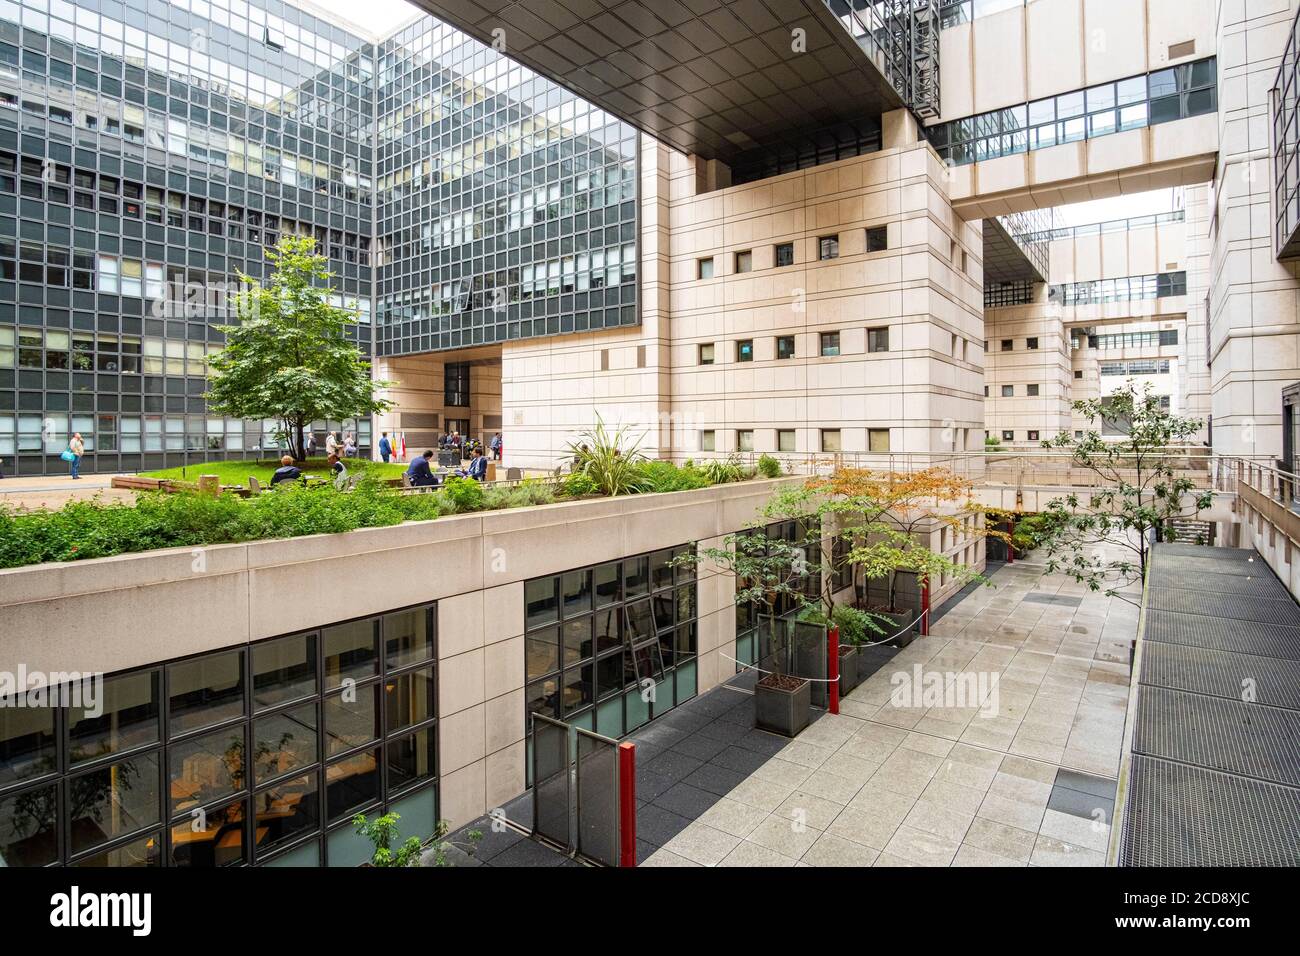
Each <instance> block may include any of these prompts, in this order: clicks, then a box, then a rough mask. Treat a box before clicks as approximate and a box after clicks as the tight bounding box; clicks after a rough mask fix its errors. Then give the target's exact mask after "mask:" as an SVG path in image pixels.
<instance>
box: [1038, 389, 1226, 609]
mask: <svg viewBox="0 0 1300 956" xmlns="http://www.w3.org/2000/svg"><path fill="white" fill-rule="evenodd" d="M1074 409H1075V411H1076V412H1077V413H1078V414H1080V415H1081V416H1083V417H1084V418H1086V419H1087V420H1088V421H1089V422H1090V423H1091V424H1092V425H1093V427H1092V428H1091V429H1089V430H1088V431H1086V432H1085V433H1084V435H1083V437H1082V438H1078V439H1074V438H1071V437H1070V436H1069V435H1068V434H1065V433H1063V434H1061V435H1059V436H1057V437H1056V438H1053V439H1051V440H1050V441H1045V442H1043V447H1044V448H1063V449H1069V450H1070V452H1071V454H1072V457H1073V460H1074V464H1075V466H1077V467H1079V468H1084V469H1087V470H1088V471H1091V472H1093V473H1094V474H1095V475H1097V476H1098V477H1099V478H1100V479H1101V480H1102V485H1101V486H1100V487H1099V488H1097V489H1096V490H1093V491H1089V492H1087V493H1084V494H1069V495H1066V496H1065V497H1064V498H1058V499H1056V500H1054V501H1052V502H1051V503H1049V504H1048V506H1047V509H1046V510H1045V511H1044V512H1043V515H1044V519H1045V520H1044V522H1043V529H1042V531H1041V532H1040V535H1041V538H1040V540H1041V541H1042V543H1043V544H1045V545H1046V546H1047V554H1048V559H1047V570H1048V571H1049V572H1056V571H1060V572H1063V573H1065V574H1069V575H1070V576H1072V577H1073V578H1074V579H1075V580H1076V581H1078V582H1080V583H1081V584H1086V585H1087V586H1088V588H1089V589H1091V590H1093V591H1100V590H1102V589H1105V591H1106V594H1107V595H1116V594H1117V592H1119V591H1122V590H1123V589H1124V588H1126V587H1128V586H1130V585H1132V584H1136V583H1140V582H1141V581H1142V580H1143V579H1144V576H1145V574H1146V568H1147V561H1148V559H1149V557H1150V549H1151V545H1152V543H1153V542H1155V541H1174V540H1176V539H1177V537H1178V532H1177V531H1176V530H1175V522H1176V521H1178V520H1179V519H1189V518H1195V517H1196V516H1197V515H1198V514H1200V512H1201V511H1203V510H1204V509H1206V508H1208V507H1209V506H1210V504H1211V503H1212V501H1213V498H1214V495H1213V493H1212V492H1210V491H1207V490H1204V489H1200V490H1198V489H1197V488H1196V483H1195V482H1194V481H1193V480H1192V478H1191V477H1190V475H1189V474H1188V473H1187V471H1186V470H1180V468H1179V464H1180V461H1182V460H1185V459H1186V452H1185V451H1183V450H1182V449H1181V448H1180V446H1184V445H1186V443H1187V442H1188V441H1189V440H1190V439H1192V438H1193V436H1195V435H1196V434H1197V432H1198V431H1199V430H1200V428H1201V422H1200V421H1198V420H1197V419H1193V418H1181V417H1179V416H1176V415H1171V414H1169V412H1167V411H1165V410H1164V409H1162V408H1161V407H1160V399H1159V397H1158V396H1156V395H1154V394H1152V391H1151V386H1150V385H1149V384H1148V385H1146V386H1145V388H1144V389H1143V390H1142V391H1141V392H1139V391H1138V389H1137V387H1136V386H1135V385H1134V383H1133V382H1131V381H1130V382H1128V383H1126V384H1125V387H1124V388H1123V389H1121V390H1120V391H1117V392H1114V393H1113V394H1111V395H1109V396H1107V397H1105V398H1101V399H1089V400H1086V401H1078V402H1075V403H1074ZM1107 424H1108V425H1110V426H1111V430H1113V431H1117V432H1121V433H1123V434H1122V435H1121V436H1120V437H1110V438H1103V437H1102V434H1101V427H1102V426H1103V425H1107ZM1104 549H1109V550H1110V551H1111V552H1112V553H1111V554H1107V553H1106V550H1104ZM1115 552H1117V555H1116V553H1115ZM1119 596H1120V597H1123V595H1119ZM1126 600H1127V599H1126ZM1132 603H1136V602H1132Z"/></svg>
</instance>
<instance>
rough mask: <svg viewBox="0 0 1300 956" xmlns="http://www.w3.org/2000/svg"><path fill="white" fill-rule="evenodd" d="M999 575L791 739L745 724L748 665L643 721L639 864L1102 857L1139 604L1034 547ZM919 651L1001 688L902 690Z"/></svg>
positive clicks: (924, 666) (923, 661)
mask: <svg viewBox="0 0 1300 956" xmlns="http://www.w3.org/2000/svg"><path fill="white" fill-rule="evenodd" d="M991 580H992V583H993V585H994V586H993V587H991V588H979V589H975V590H973V591H971V592H970V593H967V594H965V595H964V596H963V597H962V598H961V600H960V601H959V602H957V603H956V604H954V605H952V606H950V608H949V609H948V610H946V613H944V614H943V615H942V617H941V618H940V619H938V620H937V621H936V622H935V625H934V627H933V628H932V633H931V635H930V636H929V637H927V638H922V639H918V640H917V641H915V642H914V643H913V644H912V645H911V646H909V647H907V648H905V649H904V650H902V651H900V652H899V653H898V654H897V655H896V656H895V657H894V658H893V660H892V661H891V662H890V663H889V664H887V665H886V666H885V667H883V668H882V669H881V670H880V671H878V672H877V673H876V674H875V675H874V676H872V677H871V678H869V679H868V680H866V681H865V682H864V683H863V684H862V685H860V686H859V687H858V688H856V689H855V690H854V692H853V693H852V694H851V695H850V696H849V697H848V698H847V699H846V700H845V701H844V702H843V705H842V708H841V713H840V714H839V715H830V714H823V715H822V716H821V717H820V718H819V719H817V720H816V721H815V722H814V723H813V724H812V725H811V726H810V727H809V728H808V729H807V730H805V731H804V732H803V733H802V734H800V736H799V738H798V739H797V740H793V741H788V740H785V739H784V738H780V737H775V736H772V735H769V734H765V733H762V732H760V731H756V730H753V729H752V719H753V707H752V697H749V696H747V695H746V694H744V693H743V691H744V690H745V689H746V687H745V685H746V684H747V683H748V684H751V685H752V680H753V678H752V676H747V677H742V678H738V679H737V680H736V681H734V682H733V683H732V685H730V686H728V687H723V688H719V689H718V690H715V691H714V692H712V693H710V694H706V695H704V696H703V697H701V698H700V699H699V700H698V701H696V702H693V703H692V704H691V705H688V706H687V707H685V708H680V709H679V711H677V712H674V713H672V714H669V715H667V716H665V717H664V718H663V719H662V720H661V721H656V723H655V724H654V725H651V727H649V728H647V729H646V730H645V731H643V732H642V734H638V735H636V736H635V737H634V739H636V740H637V741H638V753H639V758H640V760H641V770H640V772H639V774H638V781H637V782H638V798H639V799H640V801H641V811H640V813H639V815H638V826H639V827H640V828H641V832H640V833H639V836H640V837H641V838H642V846H641V854H640V855H641V859H642V861H643V865H646V866H1100V865H1102V864H1103V863H1104V855H1105V850H1106V846H1107V843H1108V841H1109V838H1110V826H1109V819H1110V817H1109V813H1110V810H1111V808H1112V807H1113V794H1114V777H1115V775H1116V773H1117V772H1118V768H1119V759H1120V748H1121V743H1122V737H1123V729H1124V716H1125V708H1126V705H1127V698H1128V685H1129V648H1130V645H1131V642H1132V640H1133V637H1134V635H1135V633H1136V627H1137V608H1136V607H1134V606H1132V605H1130V604H1128V603H1127V602H1125V601H1123V600H1121V599H1118V598H1107V597H1105V596H1104V595H1100V594H1093V593H1089V592H1087V591H1086V589H1084V588H1083V587H1081V586H1079V585H1077V584H1075V583H1074V582H1072V581H1070V580H1069V579H1067V578H1065V577H1063V576H1047V575H1045V574H1044V573H1043V568H1042V567H1041V565H1037V566H1036V565H1035V564H1033V563H1032V562H1019V563H1017V564H1014V565H1007V566H1003V567H1000V568H998V569H997V570H996V571H992V572H991ZM917 665H919V666H920V668H921V674H922V675H923V679H924V675H930V674H938V675H943V678H944V683H943V686H945V687H952V688H955V687H956V686H957V678H956V677H953V676H950V675H956V674H963V675H972V674H982V675H985V677H986V679H987V680H989V681H990V682H991V681H992V678H993V677H994V676H996V678H997V683H996V685H995V688H996V693H993V692H992V688H991V687H987V688H986V689H988V690H990V693H988V694H987V695H986V696H984V697H981V698H978V699H975V700H971V699H966V700H961V699H955V700H940V701H925V700H921V701H918V702H917V703H918V706H897V705H896V704H895V702H894V701H892V700H891V692H892V690H893V687H892V685H891V680H892V679H893V676H894V675H895V674H896V673H900V672H901V673H903V674H907V675H910V674H912V673H914V670H913V669H914V668H915V667H916V666H917ZM935 679H937V678H935ZM736 685H739V686H738V687H737V686H736ZM922 704H932V705H933V706H920V705H922ZM958 704H962V705H964V706H958ZM994 704H996V706H994ZM706 717H707V718H710V719H708V720H707V721H705V720H704V718H706ZM1061 768H1068V770H1069V771H1080V772H1081V773H1073V774H1071V773H1069V772H1063V771H1062V769H1061ZM725 771H730V774H728V773H726V772H725ZM1107 793H1109V796H1107V795H1106V794H1107Z"/></svg>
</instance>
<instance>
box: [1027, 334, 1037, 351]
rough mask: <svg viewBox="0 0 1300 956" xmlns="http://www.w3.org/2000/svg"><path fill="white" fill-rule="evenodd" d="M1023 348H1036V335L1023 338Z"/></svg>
mask: <svg viewBox="0 0 1300 956" xmlns="http://www.w3.org/2000/svg"><path fill="white" fill-rule="evenodd" d="M1025 348H1027V349H1036V348H1038V339H1037V338H1036V337H1035V338H1028V339H1025Z"/></svg>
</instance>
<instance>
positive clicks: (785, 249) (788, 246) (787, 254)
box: [775, 242, 794, 269]
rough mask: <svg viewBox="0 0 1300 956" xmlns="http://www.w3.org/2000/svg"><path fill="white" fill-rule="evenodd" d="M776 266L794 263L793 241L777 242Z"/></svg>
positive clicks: (779, 267) (781, 266)
mask: <svg viewBox="0 0 1300 956" xmlns="http://www.w3.org/2000/svg"><path fill="white" fill-rule="evenodd" d="M775 251H776V267H777V268H778V269H782V268H784V267H786V266H792V265H794V243H793V242H779V243H777V245H776V250H775Z"/></svg>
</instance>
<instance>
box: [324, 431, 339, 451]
mask: <svg viewBox="0 0 1300 956" xmlns="http://www.w3.org/2000/svg"><path fill="white" fill-rule="evenodd" d="M338 453H339V434H338V432H330V433H329V434H327V435H326V436H325V454H326V455H337V454H338Z"/></svg>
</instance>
